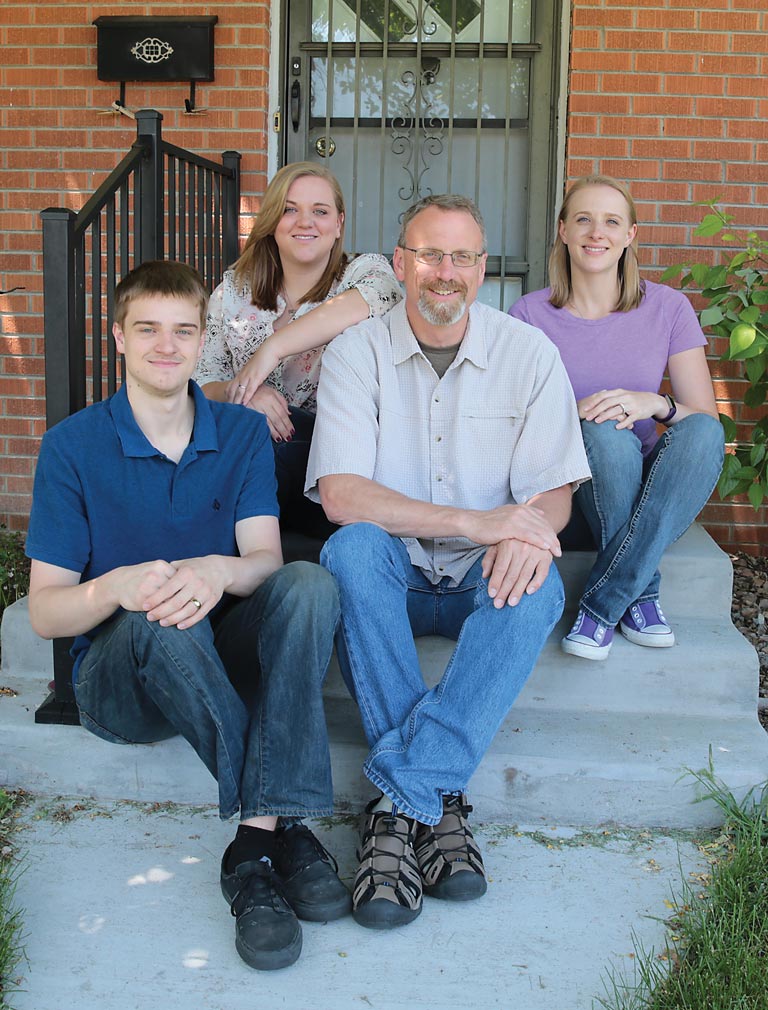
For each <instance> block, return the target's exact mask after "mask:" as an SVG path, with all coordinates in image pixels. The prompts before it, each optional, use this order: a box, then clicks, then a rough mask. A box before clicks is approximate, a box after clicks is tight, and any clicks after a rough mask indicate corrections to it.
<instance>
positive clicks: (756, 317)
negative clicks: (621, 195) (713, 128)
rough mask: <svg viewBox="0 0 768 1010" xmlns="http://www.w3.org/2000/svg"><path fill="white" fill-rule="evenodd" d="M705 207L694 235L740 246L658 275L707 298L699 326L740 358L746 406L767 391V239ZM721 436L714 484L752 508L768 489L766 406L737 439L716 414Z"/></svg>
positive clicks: (761, 400) (713, 206) (711, 205)
mask: <svg viewBox="0 0 768 1010" xmlns="http://www.w3.org/2000/svg"><path fill="white" fill-rule="evenodd" d="M703 206H705V207H706V208H707V209H708V213H707V214H705V215H704V218H703V220H702V222H701V224H700V225H699V226H698V228H696V230H695V233H694V234H696V235H698V236H700V237H702V238H712V237H714V236H715V235H719V236H720V238H721V239H722V240H723V241H724V242H739V243H740V244H741V248H739V249H738V250H737V251H734V252H730V251H728V250H725V259H724V261H723V262H721V263H717V264H715V265H714V266H711V265H710V264H708V263H681V264H676V265H675V266H672V267H669V268H668V269H667V270H665V271H664V273H663V274H662V278H661V279H662V281H667V280H671V279H672V278H674V277H680V278H681V286H682V287H688V286H691V287H694V288H698V289H700V290H701V293H702V296H703V298H704V300H705V302H706V305H705V307H704V308H703V309H702V310H701V312H700V313H699V322H700V323H701V325H702V327H709V328H710V329H711V330H712V332H713V333H716V334H717V335H718V336H720V337H725V338H726V339H727V340H728V350H727V351H726V352H725V354H724V355H723V359H724V360H730V361H741V362H743V371H744V376H745V377H746V379H747V382H748V385H747V389H746V393H745V395H744V404H745V406H747V407H753V408H755V407H756V408H759V407H763V406H764V404H765V401H766V394H768V239H765V238H761V237H760V236H759V235H758V234H757V233H756V232H752V231H751V232H749V233H748V234H747V235H746V237H744V236H737V235H734V234H733V233H732V232H731V231H729V230H728V228H729V226H730V224H731V222H732V221H733V220H734V217H733V215H732V214H726V213H724V212H723V211H722V210H721V209H720V208H719V207H718V205H717V201H716V200H714V201H711V202H705V203H704V204H703ZM720 420H721V421H722V424H723V428H724V430H725V440H726V442H727V443H729V445H730V446H731V447H732V449H733V451H732V452H729V453H726V456H725V462H724V463H723V471H722V473H721V475H720V481H719V483H718V485H717V487H718V492H719V494H720V497H721V498H730V497H732V496H733V495H738V494H746V495H747V496H748V498H749V500H750V502H751V503H752V505H753V507H754V508H755V509H758V508H759V507H760V506H761V505H762V503H763V499H764V498H765V497H766V496H767V495H768V411H766V412H765V413H764V415H763V416H762V417H760V419H759V420H758V421H757V422H756V423H755V424H754V426H753V428H752V431H751V433H750V434H749V437H748V439H747V440H745V441H740V440H738V439H737V427H736V423H735V422H734V420H733V419H732V418H730V417H728V416H727V415H726V414H721V415H720Z"/></svg>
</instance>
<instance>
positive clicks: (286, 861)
mask: <svg viewBox="0 0 768 1010" xmlns="http://www.w3.org/2000/svg"><path fill="white" fill-rule="evenodd" d="M275 850H276V851H275V870H276V871H277V873H278V874H279V875H280V880H281V883H282V891H283V894H284V895H285V897H286V898H287V899H288V902H289V903H290V905H291V908H292V909H293V910H294V912H295V913H296V915H298V917H299V918H300V919H307V920H309V921H310V922H328V921H329V920H331V919H340V918H341V917H342V916H343V915H347V914H348V913H349V912H351V911H352V895H351V894H350V893H349V891H348V890H347V889H346V887H345V886H344V884H342V882H341V881H340V880H339V877H338V872H339V867H338V864H337V862H336V860H335V859H334V858H333V856H332V855H331V854H330V852H328V850H327V849H326V848H324V847H323V846H322V845H321V844H320V842H319V841H318V840H317V839H316V838H315V836H314V835H313V834H312V832H311V831H310V830H309V828H308V827H307V826H306V824H289V825H288V826H287V827H285V828H282V829H281V830H280V831H278V833H277V835H276V836H275Z"/></svg>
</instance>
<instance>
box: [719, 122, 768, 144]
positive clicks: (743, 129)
mask: <svg viewBox="0 0 768 1010" xmlns="http://www.w3.org/2000/svg"><path fill="white" fill-rule="evenodd" d="M726 129H727V136H729V137H733V138H734V139H751V140H768V120H765V119H751V120H744V119H731V120H729V121H728V123H727V124H726Z"/></svg>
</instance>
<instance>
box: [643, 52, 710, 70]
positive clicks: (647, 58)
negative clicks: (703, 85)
mask: <svg viewBox="0 0 768 1010" xmlns="http://www.w3.org/2000/svg"><path fill="white" fill-rule="evenodd" d="M697 62H698V57H697V56H695V55H694V54H693V53H691V54H690V55H689V54H688V53H667V52H660V53H638V54H637V56H636V57H635V69H636V70H637V71H638V72H639V73H649V74H693V73H696V69H697V68H696V64H697Z"/></svg>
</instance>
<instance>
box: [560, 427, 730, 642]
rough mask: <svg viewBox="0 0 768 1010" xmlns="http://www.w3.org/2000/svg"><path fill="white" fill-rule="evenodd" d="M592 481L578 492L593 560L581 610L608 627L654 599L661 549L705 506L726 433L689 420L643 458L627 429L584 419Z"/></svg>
mask: <svg viewBox="0 0 768 1010" xmlns="http://www.w3.org/2000/svg"><path fill="white" fill-rule="evenodd" d="M581 430H582V435H583V438H584V447H585V449H586V450H587V458H588V459H589V468H590V470H591V471H592V480H591V481H588V482H587V483H586V484H582V485H581V486H580V487H579V489H578V491H577V492H576V503H577V505H578V506H579V508H580V509H581V511H582V512H583V514H584V517H585V518H586V520H587V522H588V523H589V527H590V529H591V531H592V535H593V537H594V540H595V543H596V544H597V545H598V554H597V559H596V561H595V564H594V567H593V568H592V571H591V572H590V573H589V578H588V579H587V586H586V589H585V590H584V594H583V596H582V598H581V604H580V606H581V608H582V609H583V610H585V611H586V612H587V613H588V614H589V615H590V617H592V618H593V619H594V620H596V621H599V622H600V623H601V624H604V625H606V626H607V627H609V628H612V627H614V626H615V625H616V624H618V622H619V620H620V619H621V618H622V616H623V615H624V612H625V611H626V610H627V608H628V607H629V606H631V604H633V603H634V602H635V601H644V600H655V599H658V596H659V582H660V578H661V577H660V575H659V571H658V565H659V562H660V561H661V557H662V555H663V553H664V551H665V550H666V549H667V547H669V545H670V544H672V543H674V542H675V540H677V539H678V537H680V536H682V535H683V533H685V531H686V530H687V529H688V527H689V526H690V525H691V523H692V522H693V520H694V519H695V518H696V516H697V515H698V514H699V512H700V511H701V510H702V508H703V507H704V505H705V503H706V501H707V499H708V498H709V496H710V495H711V494H712V490H713V488H714V487H715V484H716V483H717V479H718V477H719V476H720V470H721V469H722V465H723V428H722V425H721V424H720V422H719V421H716V420H715V418H713V417H711V416H710V415H709V414H690V415H689V416H688V417H685V418H683V420H682V421H678V423H677V424H675V425H672V426H671V427H669V428H667V430H666V431H665V432H664V433H663V435H662V436H661V437H660V438H659V440H658V442H657V443H656V445H655V446H654V448H653V451H652V452H651V453H650V455H648V456H647V457H645V458H643V455H642V452H641V443H640V440H639V439H638V438H637V436H636V435H634V434H633V432H632V431H629V430H627V429H623V430H621V431H619V430H617V429H616V426H615V424H613V423H612V422H610V421H604V422H603V423H602V424H595V422H594V421H582V422H581Z"/></svg>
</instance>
